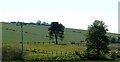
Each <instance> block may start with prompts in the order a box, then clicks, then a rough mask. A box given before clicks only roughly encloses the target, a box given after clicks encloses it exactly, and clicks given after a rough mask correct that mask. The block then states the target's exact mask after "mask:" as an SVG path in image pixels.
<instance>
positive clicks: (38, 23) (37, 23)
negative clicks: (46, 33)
mask: <svg viewBox="0 0 120 62" xmlns="http://www.w3.org/2000/svg"><path fill="white" fill-rule="evenodd" d="M2 23H13V24H16V23H19V21H18V22H2ZM23 23H24V24H25V25H27V24H31V25H44V26H50V24H49V23H48V22H45V21H43V22H42V21H40V20H38V21H37V22H36V23H34V22H30V23H26V22H23Z"/></svg>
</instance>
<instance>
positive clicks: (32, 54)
mask: <svg viewBox="0 0 120 62" xmlns="http://www.w3.org/2000/svg"><path fill="white" fill-rule="evenodd" d="M48 27H49V26H38V25H25V26H24V43H25V44H24V57H25V59H26V60H28V61H29V60H35V61H36V60H49V59H52V58H56V59H55V60H59V59H62V60H64V58H65V59H68V60H69V58H71V60H72V59H78V58H77V57H76V56H75V55H76V52H78V53H84V51H85V49H86V47H85V43H86V42H85V36H86V32H87V31H86V30H82V29H70V28H66V29H65V32H64V34H65V38H64V40H63V41H60V40H59V41H58V43H59V45H55V44H54V42H55V40H50V39H49V37H48ZM107 35H108V36H111V37H116V38H117V37H118V35H117V34H115V33H107ZM2 38H3V40H2V45H3V52H4V54H6V55H8V56H9V54H11V52H14V54H15V53H16V52H17V53H20V54H21V33H20V26H16V24H2ZM109 47H110V48H111V49H112V50H116V48H118V44H110V45H109ZM16 56H18V58H19V54H18V55H17V54H16ZM61 57H63V58H61ZM36 58H37V59H36ZM41 58H42V59H41ZM8 60H10V59H8ZM119 60H120V59H119V58H118V59H116V61H119ZM90 61H91V62H94V61H93V60H87V61H83V62H90ZM95 62H101V61H96V60H95ZM103 62H104V61H103ZM105 62H107V61H105ZM108 62H114V61H108Z"/></svg>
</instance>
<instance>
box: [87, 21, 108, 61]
mask: <svg viewBox="0 0 120 62" xmlns="http://www.w3.org/2000/svg"><path fill="white" fill-rule="evenodd" d="M107 31H108V29H107V26H106V25H105V23H104V22H103V21H99V20H95V21H94V23H93V24H92V25H89V26H88V33H87V36H86V41H87V43H86V46H87V50H86V51H87V57H88V58H90V59H91V58H92V59H101V58H102V56H103V55H104V54H106V53H108V52H109V50H110V49H109V48H108V47H107V45H108V44H109V41H110V40H109V37H108V36H106V33H107Z"/></svg>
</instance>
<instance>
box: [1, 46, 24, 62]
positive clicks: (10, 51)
mask: <svg viewBox="0 0 120 62" xmlns="http://www.w3.org/2000/svg"><path fill="white" fill-rule="evenodd" d="M21 54H22V53H21V49H20V46H19V45H8V44H3V45H2V60H3V61H6V60H9V61H10V60H20V59H21V57H22V56H21Z"/></svg>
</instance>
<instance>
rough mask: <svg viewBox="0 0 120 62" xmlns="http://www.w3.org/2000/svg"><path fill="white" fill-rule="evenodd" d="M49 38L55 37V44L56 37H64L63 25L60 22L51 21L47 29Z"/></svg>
mask: <svg viewBox="0 0 120 62" xmlns="http://www.w3.org/2000/svg"><path fill="white" fill-rule="evenodd" d="M48 31H49V37H50V39H53V38H54V37H55V40H56V44H58V41H57V39H58V37H59V38H60V39H61V40H62V39H63V38H64V36H63V35H64V26H63V25H62V24H58V22H52V23H51V26H50V27H49V29H48Z"/></svg>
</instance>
